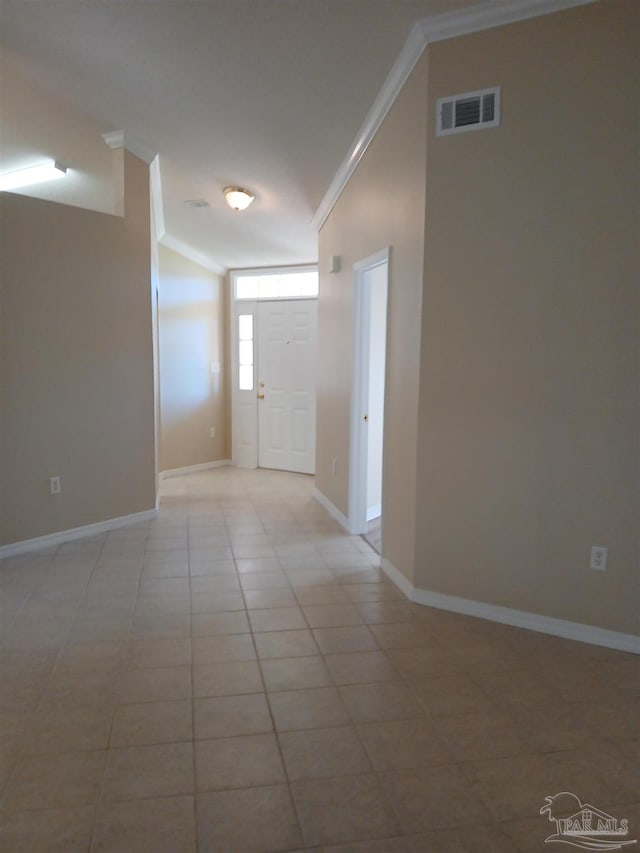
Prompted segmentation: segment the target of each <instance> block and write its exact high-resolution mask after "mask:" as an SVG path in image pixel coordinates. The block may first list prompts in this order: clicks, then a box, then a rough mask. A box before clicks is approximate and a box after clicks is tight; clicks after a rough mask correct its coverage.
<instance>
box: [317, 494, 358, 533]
mask: <svg viewBox="0 0 640 853" xmlns="http://www.w3.org/2000/svg"><path fill="white" fill-rule="evenodd" d="M313 497H314V498H315V499H316V500H317V501H318V503H319V504H320V506H321V507H324V509H326V511H327V512H328V513H329V515H330V516H331V518H333V519H334V520H335V521H337V522H338V524H339V525H340V526H341V527H344V529H345V530H346V531H347V533H349V532H350V531H349V519H348V518H347V516H346V515H344V513H342V512H340V510H339V509H338V507H337V506H335V505H334V504H332V503H331V501H330V500H329V498H328V497H327V496H326V495H323V494H322V492H321V491H320V490H319V489H316V488H314V490H313Z"/></svg>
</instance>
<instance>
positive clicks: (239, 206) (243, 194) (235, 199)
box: [224, 187, 255, 210]
mask: <svg viewBox="0 0 640 853" xmlns="http://www.w3.org/2000/svg"><path fill="white" fill-rule="evenodd" d="M224 197H225V198H226V200H227V204H228V205H229V207H231V208H233V209H234V210H245V209H246V208H247V207H249V205H250V204H251V202H252V201H253V200H254V198H255V196H254V195H251V193H250V192H249V190H243V189H242V187H225V188H224Z"/></svg>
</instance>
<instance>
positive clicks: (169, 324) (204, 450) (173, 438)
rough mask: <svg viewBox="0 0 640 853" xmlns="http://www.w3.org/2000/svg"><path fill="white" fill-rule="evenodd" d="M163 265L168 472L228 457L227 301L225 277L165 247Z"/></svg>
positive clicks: (163, 459)
mask: <svg viewBox="0 0 640 853" xmlns="http://www.w3.org/2000/svg"><path fill="white" fill-rule="evenodd" d="M159 261H160V266H159V273H160V277H159V283H160V289H159V340H160V399H161V442H160V468H161V470H163V471H167V470H170V469H173V468H183V467H186V466H188V465H198V464H201V463H204V462H214V461H217V460H221V459H227V458H228V447H227V444H228V435H227V414H228V408H229V407H228V403H227V399H226V388H225V383H224V373H225V371H226V364H225V358H224V354H225V352H226V350H225V341H224V334H225V332H224V327H225V325H226V323H225V320H226V307H225V306H226V301H225V299H224V293H223V290H224V283H223V281H222V279H221V278H220V277H219V276H217V275H215V274H214V273H212V272H210V271H209V270H206V269H205V268H204V267H201V266H199V265H198V264H196V263H194V262H193V261H190V260H187V258H185V257H183V256H182V255H179V254H177V253H176V252H174V251H172V250H171V249H167V248H166V247H164V246H160V247H159ZM212 365H219V371H220V372H218V373H212V372H211V366H212ZM210 427H214V428H215V430H216V435H215V438H213V439H212V438H210V437H209V429H210Z"/></svg>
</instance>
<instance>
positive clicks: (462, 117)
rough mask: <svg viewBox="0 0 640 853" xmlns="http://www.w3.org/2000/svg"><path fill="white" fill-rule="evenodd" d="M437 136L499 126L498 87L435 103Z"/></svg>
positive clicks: (442, 99) (466, 93) (439, 100)
mask: <svg viewBox="0 0 640 853" xmlns="http://www.w3.org/2000/svg"><path fill="white" fill-rule="evenodd" d="M436 120H437V131H436V135H437V136H446V135H448V134H450V133H462V132H463V131H466V130H481V129H482V128H485V127H497V126H498V125H499V124H500V87H499V86H495V87H494V88H492V89H481V90H480V91H478V92H465V93H464V94H462V95H450V96H449V97H447V98H438V101H437V116H436Z"/></svg>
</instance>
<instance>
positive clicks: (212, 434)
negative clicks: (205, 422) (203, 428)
mask: <svg viewBox="0 0 640 853" xmlns="http://www.w3.org/2000/svg"><path fill="white" fill-rule="evenodd" d="M215 437H216V428H215V427H209V438H215Z"/></svg>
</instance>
